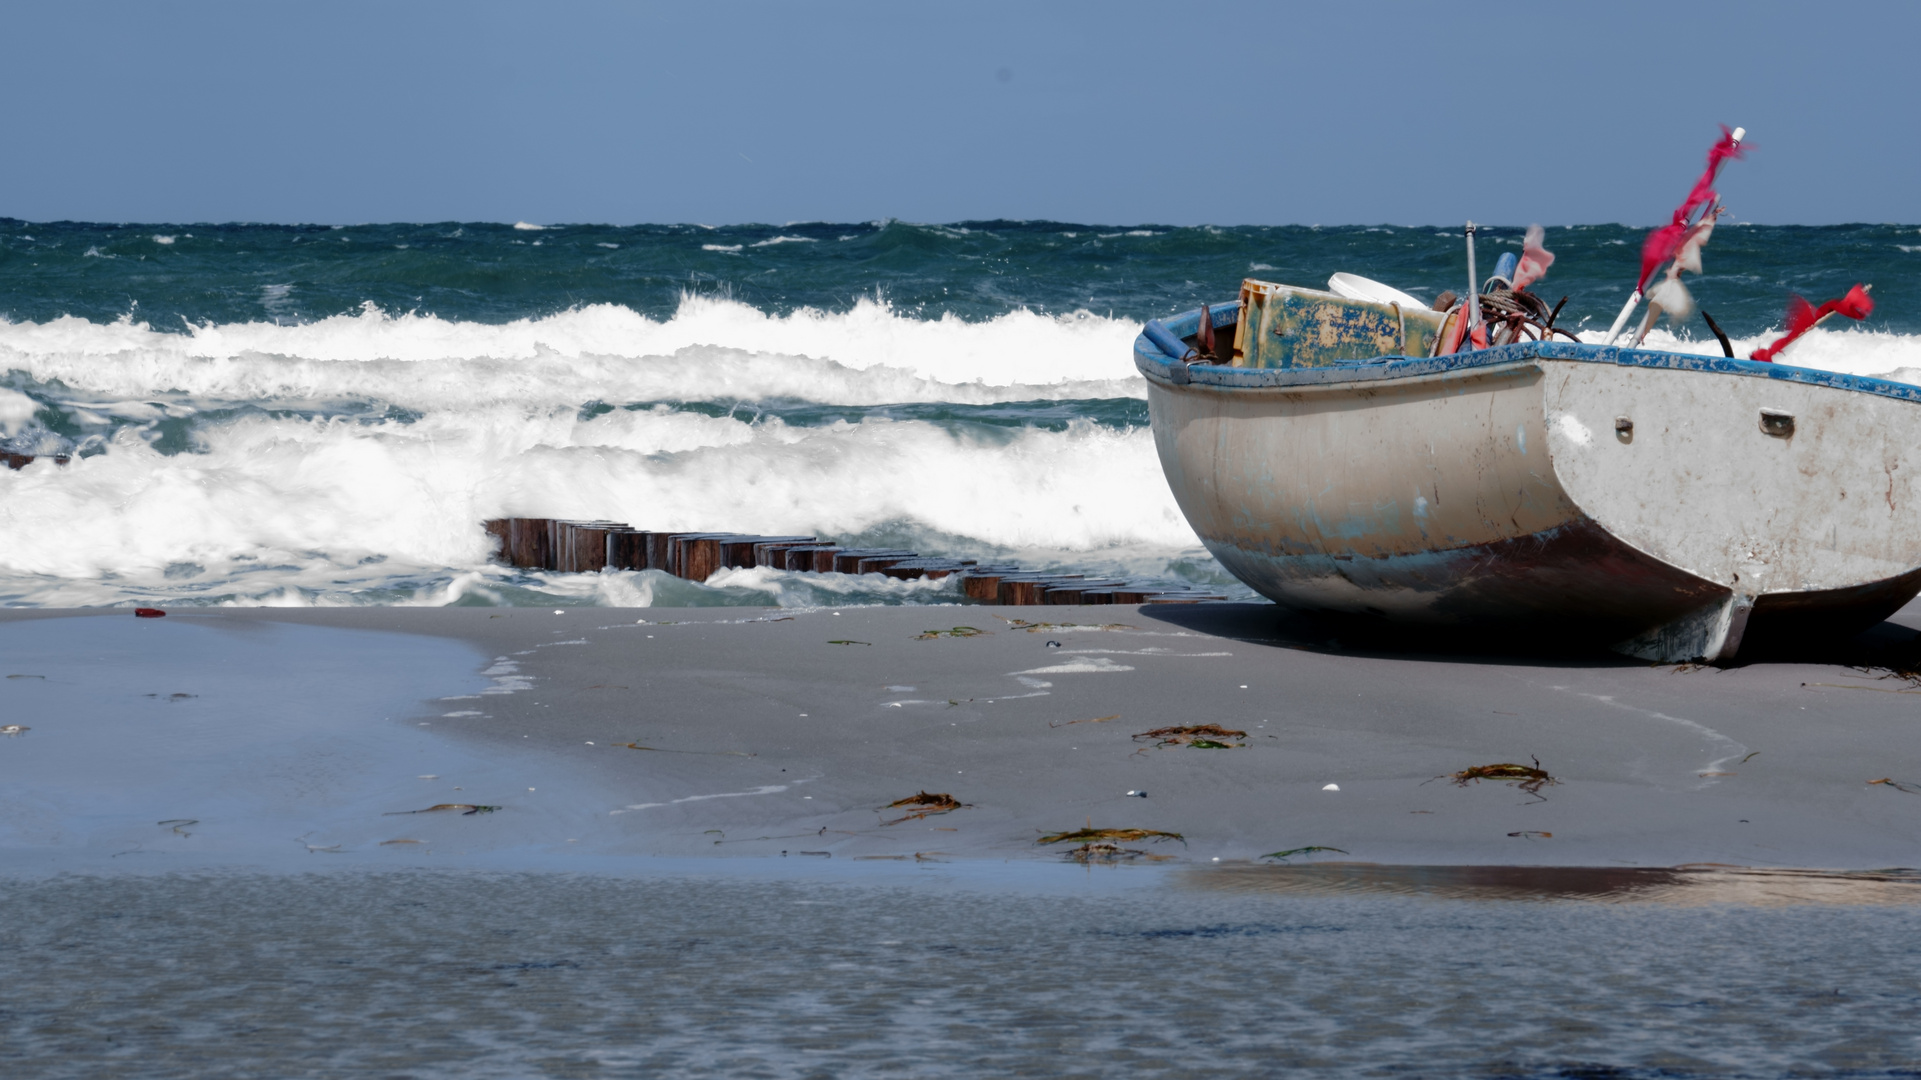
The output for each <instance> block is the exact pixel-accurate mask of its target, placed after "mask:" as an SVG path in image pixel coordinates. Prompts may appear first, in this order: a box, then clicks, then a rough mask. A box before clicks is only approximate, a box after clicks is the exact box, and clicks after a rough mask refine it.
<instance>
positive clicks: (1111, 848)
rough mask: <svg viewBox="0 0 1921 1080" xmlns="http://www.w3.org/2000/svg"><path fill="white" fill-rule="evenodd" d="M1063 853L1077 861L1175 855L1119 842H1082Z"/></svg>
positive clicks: (1157, 860)
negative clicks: (1126, 845) (1127, 845)
mask: <svg viewBox="0 0 1921 1080" xmlns="http://www.w3.org/2000/svg"><path fill="white" fill-rule="evenodd" d="M1061 855H1062V856H1063V857H1065V858H1067V859H1070V860H1072V861H1073V862H1077V863H1097V862H1126V861H1127V860H1130V859H1150V860H1153V861H1155V862H1159V861H1161V860H1163V859H1171V858H1173V857H1174V856H1172V855H1155V854H1153V853H1151V852H1146V851H1141V850H1139V849H1138V848H1124V847H1122V846H1120V845H1119V844H1082V845H1081V846H1080V847H1077V848H1075V849H1074V850H1072V851H1063V852H1061Z"/></svg>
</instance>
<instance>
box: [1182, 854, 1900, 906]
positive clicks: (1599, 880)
mask: <svg viewBox="0 0 1921 1080" xmlns="http://www.w3.org/2000/svg"><path fill="white" fill-rule="evenodd" d="M1179 881H1180V884H1181V885H1183V886H1185V887H1188V888H1193V889H1200V890H1206V891H1210V892H1231V893H1243V894H1246V893H1257V894H1259V893H1266V894H1273V895H1276V896H1289V897H1310V896H1311V897H1405V898H1413V899H1423V900H1468V901H1509V902H1513V901H1522V902H1544V901H1583V902H1589V903H1608V904H1669V905H1682V906H1696V905H1705V904H1740V905H1746V906H1754V907H1777V906H1791V905H1804V904H1833V905H1844V906H1866V907H1885V906H1898V905H1911V904H1921V870H1914V869H1908V868H1894V869H1886V870H1864V871H1827V870H1798V869H1773V868H1756V867H1747V866H1722V865H1718V864H1711V863H1697V864H1691V865H1684V866H1672V867H1598V866H1391V865H1382V864H1376V863H1319V864H1315V865H1296V866H1276V865H1237V866H1219V867H1205V868H1199V869H1194V870H1189V871H1183V872H1181V874H1180V877H1179Z"/></svg>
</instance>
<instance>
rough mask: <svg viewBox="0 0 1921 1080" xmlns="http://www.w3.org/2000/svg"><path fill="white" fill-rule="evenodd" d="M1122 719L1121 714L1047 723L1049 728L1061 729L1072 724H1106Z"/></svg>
mask: <svg viewBox="0 0 1921 1080" xmlns="http://www.w3.org/2000/svg"><path fill="white" fill-rule="evenodd" d="M1120 718H1121V714H1120V713H1115V714H1114V715H1112V716H1091V717H1087V718H1085V719H1081V720H1064V721H1058V722H1057V721H1053V720H1049V721H1048V722H1047V726H1048V727H1052V728H1061V727H1068V726H1070V725H1072V724H1105V723H1107V722H1108V721H1109V720H1119V719H1120Z"/></svg>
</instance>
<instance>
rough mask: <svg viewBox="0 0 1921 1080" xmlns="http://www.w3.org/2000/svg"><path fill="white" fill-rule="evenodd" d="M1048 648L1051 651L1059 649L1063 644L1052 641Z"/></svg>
mask: <svg viewBox="0 0 1921 1080" xmlns="http://www.w3.org/2000/svg"><path fill="white" fill-rule="evenodd" d="M1047 647H1048V648H1050V649H1058V648H1060V647H1061V643H1060V642H1058V641H1050V642H1048V643H1047Z"/></svg>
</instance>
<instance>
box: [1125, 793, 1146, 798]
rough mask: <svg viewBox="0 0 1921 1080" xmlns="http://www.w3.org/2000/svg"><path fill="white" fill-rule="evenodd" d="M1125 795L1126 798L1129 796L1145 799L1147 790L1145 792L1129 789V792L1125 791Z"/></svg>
mask: <svg viewBox="0 0 1921 1080" xmlns="http://www.w3.org/2000/svg"><path fill="white" fill-rule="evenodd" d="M1127 797H1128V798H1130V799H1145V798H1147V792H1145V791H1130V792H1128V793H1127Z"/></svg>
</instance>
